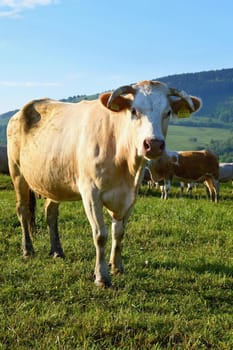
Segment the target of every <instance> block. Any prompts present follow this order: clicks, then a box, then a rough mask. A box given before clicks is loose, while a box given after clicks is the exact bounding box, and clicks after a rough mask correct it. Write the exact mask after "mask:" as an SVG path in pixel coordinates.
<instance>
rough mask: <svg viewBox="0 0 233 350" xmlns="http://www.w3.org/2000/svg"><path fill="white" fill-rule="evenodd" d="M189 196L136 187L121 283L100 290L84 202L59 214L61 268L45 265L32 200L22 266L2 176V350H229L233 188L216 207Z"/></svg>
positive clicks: (40, 219)
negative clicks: (31, 233) (27, 252)
mask: <svg viewBox="0 0 233 350" xmlns="http://www.w3.org/2000/svg"><path fill="white" fill-rule="evenodd" d="M194 195H195V197H196V199H189V198H187V197H185V198H178V197H179V194H178V188H175V189H174V188H172V198H170V199H169V200H167V201H163V200H161V199H160V198H159V196H160V194H159V193H158V192H156V190H154V189H153V190H152V191H151V192H148V190H147V188H146V187H142V188H141V190H140V195H139V197H138V200H137V202H136V205H135V207H134V210H133V212H132V215H131V217H130V220H129V222H128V225H127V229H126V235H125V239H124V248H123V259H124V260H123V261H124V267H125V274H124V275H120V276H114V277H113V287H112V288H110V289H98V288H97V287H96V286H95V285H94V283H93V276H92V274H93V269H94V263H95V249H94V245H93V241H92V235H91V229H90V226H89V223H88V221H87V219H86V216H85V214H84V210H83V207H82V203H81V202H70V203H63V204H62V205H61V208H60V220H59V227H60V233H61V240H62V243H63V248H64V252H65V254H66V259H65V260H61V259H52V258H50V257H49V256H48V253H49V237H48V234H47V230H46V226H45V222H44V215H43V200H38V208H37V233H36V236H35V239H34V247H35V251H36V254H35V256H34V257H33V258H31V259H28V260H24V259H23V258H22V254H21V230H20V226H19V223H18V220H17V218H16V214H15V196H14V192H13V190H12V187H11V183H10V180H9V177H7V176H3V175H1V176H0V300H1V303H0V349H1V350H3V349H4V350H9V349H12V350H13V349H17V350H25V349H29V348H30V349H34V350H45V349H46V350H55V349H56V350H71V349H72V350H73V349H80V350H97V349H98V350H100V349H101V350H103V349H106V350H107V349H108V350H113V349H122V350H135V349H143V350H146V349H148V350H149V349H154V350H159V349H181V350H185V349H187V350H188V349H197V350H199V349H219V350H220V349H221V350H222V349H226V350H227V349H232V348H233V312H232V309H233V210H232V208H233V207H232V205H233V197H232V196H233V195H232V186H231V184H224V185H222V186H221V200H220V202H219V203H218V204H214V203H211V202H209V201H207V199H206V197H205V191H204V190H203V189H198V191H197V192H196V193H195V192H194ZM106 222H107V223H109V222H110V221H109V218H108V215H107V214H106ZM110 242H111V237H110V235H109V242H108V251H109V248H110Z"/></svg>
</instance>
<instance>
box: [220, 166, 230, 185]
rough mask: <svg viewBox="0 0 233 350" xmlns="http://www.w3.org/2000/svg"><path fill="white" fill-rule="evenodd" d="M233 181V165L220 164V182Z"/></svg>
mask: <svg viewBox="0 0 233 350" xmlns="http://www.w3.org/2000/svg"><path fill="white" fill-rule="evenodd" d="M229 181H233V163H219V182H229Z"/></svg>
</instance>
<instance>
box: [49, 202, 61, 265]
mask: <svg viewBox="0 0 233 350" xmlns="http://www.w3.org/2000/svg"><path fill="white" fill-rule="evenodd" d="M58 209H59V203H57V202H53V201H52V200H51V199H48V198H47V199H46V201H45V218H46V222H47V225H48V230H49V235H50V244H51V250H50V255H52V256H53V257H54V258H57V257H61V258H64V253H63V249H62V246H61V243H60V238H59V233H58Z"/></svg>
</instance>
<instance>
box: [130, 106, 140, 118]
mask: <svg viewBox="0 0 233 350" xmlns="http://www.w3.org/2000/svg"><path fill="white" fill-rule="evenodd" d="M131 113H132V117H133V118H135V119H139V118H140V113H139V112H138V111H137V110H136V108H132V109H131Z"/></svg>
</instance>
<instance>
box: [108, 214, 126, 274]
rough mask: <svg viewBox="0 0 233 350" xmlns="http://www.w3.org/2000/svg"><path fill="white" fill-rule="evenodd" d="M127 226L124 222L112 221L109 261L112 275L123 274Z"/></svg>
mask: <svg viewBox="0 0 233 350" xmlns="http://www.w3.org/2000/svg"><path fill="white" fill-rule="evenodd" d="M124 230H125V225H124V221H123V220H121V221H118V220H115V219H113V220H112V249H111V255H110V260H109V266H110V267H111V272H112V274H117V273H123V272H124V269H123V265H122V257H121V250H122V239H123V236H124Z"/></svg>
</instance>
